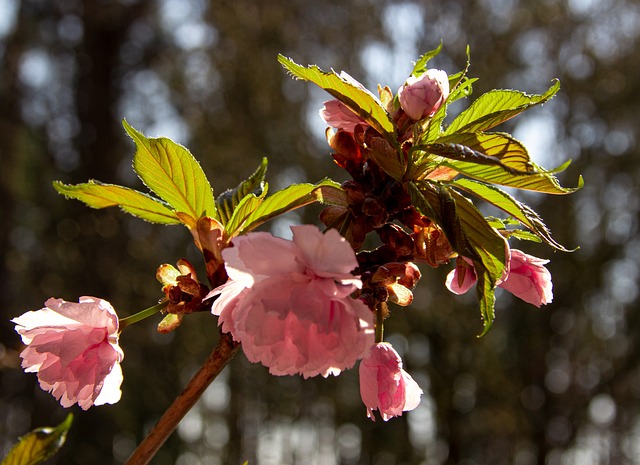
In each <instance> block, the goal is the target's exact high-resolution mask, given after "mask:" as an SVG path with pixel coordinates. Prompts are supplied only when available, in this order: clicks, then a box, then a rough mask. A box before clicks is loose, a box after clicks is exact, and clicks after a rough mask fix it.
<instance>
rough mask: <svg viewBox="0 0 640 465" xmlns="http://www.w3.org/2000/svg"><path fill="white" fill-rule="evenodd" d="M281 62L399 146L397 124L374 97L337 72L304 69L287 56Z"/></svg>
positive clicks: (282, 57)
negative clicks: (397, 142)
mask: <svg viewBox="0 0 640 465" xmlns="http://www.w3.org/2000/svg"><path fill="white" fill-rule="evenodd" d="M278 61H279V62H280V64H281V65H282V66H283V67H284V68H285V69H286V70H287V71H289V72H290V73H291V75H293V76H294V77H296V78H298V79H302V80H305V81H310V82H313V83H314V84H316V85H317V86H319V87H321V88H322V89H324V90H326V91H327V92H328V93H329V94H331V95H332V96H334V97H335V98H337V99H338V100H340V101H341V102H342V103H344V104H345V105H347V106H348V107H349V108H350V109H351V110H352V111H353V112H354V113H356V114H357V115H358V116H360V118H362V119H363V120H365V121H366V122H367V123H369V124H370V125H371V126H372V127H373V128H374V129H375V130H376V131H378V132H379V133H380V134H382V135H383V136H385V138H386V139H387V140H388V141H389V142H390V143H393V144H395V143H396V135H395V132H396V130H395V126H394V124H393V121H392V119H391V117H390V116H389V114H388V113H387V111H386V110H385V108H384V107H383V105H382V103H381V102H380V100H378V98H377V97H376V96H375V95H374V94H372V93H371V92H369V91H368V90H366V89H364V88H360V87H358V86H357V85H356V84H354V83H352V82H350V81H349V80H347V79H345V78H343V77H341V76H340V75H338V74H337V73H335V72H334V71H331V72H326V71H323V70H321V69H320V68H318V67H317V66H315V65H311V66H309V67H304V66H301V65H299V64H297V63H295V62H294V61H293V60H291V59H290V58H287V57H285V56H283V55H278Z"/></svg>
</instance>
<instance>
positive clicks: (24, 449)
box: [0, 413, 73, 465]
mask: <svg viewBox="0 0 640 465" xmlns="http://www.w3.org/2000/svg"><path fill="white" fill-rule="evenodd" d="M72 422H73V415H72V414H71V413H70V414H69V415H67V418H65V420H64V421H63V422H62V423H60V424H59V425H58V426H56V427H55V428H54V427H44V428H36V429H34V430H33V431H31V432H29V433H27V434H25V435H24V436H22V437H21V438H20V439H19V440H18V442H17V443H16V444H15V445H14V446H13V448H11V450H10V451H9V453H8V454H7V456H6V457H5V458H4V460H3V461H2V464H0V465H37V464H39V463H42V462H44V461H45V460H47V459H48V458H50V457H52V456H53V455H54V454H55V453H56V452H58V450H60V448H61V447H62V446H63V445H64V443H65V440H66V439H67V432H68V431H69V428H71V423H72Z"/></svg>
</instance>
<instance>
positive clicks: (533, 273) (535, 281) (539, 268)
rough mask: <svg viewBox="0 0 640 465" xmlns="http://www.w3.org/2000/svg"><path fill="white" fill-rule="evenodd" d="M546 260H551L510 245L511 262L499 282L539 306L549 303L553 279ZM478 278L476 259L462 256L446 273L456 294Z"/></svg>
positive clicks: (498, 284)
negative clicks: (474, 263) (546, 265)
mask: <svg viewBox="0 0 640 465" xmlns="http://www.w3.org/2000/svg"><path fill="white" fill-rule="evenodd" d="M547 263H549V260H544V259H542V258H538V257H534V256H532V255H528V254H526V253H524V252H522V251H521V250H518V249H511V252H510V258H509V266H508V267H507V270H505V275H504V276H503V278H502V279H501V280H500V281H498V282H497V283H496V285H497V286H498V287H501V288H503V289H505V290H507V291H509V292H511V293H512V294H513V295H515V296H516V297H518V298H520V299H522V300H524V301H525V302H528V303H530V304H533V305H535V306H536V307H540V306H541V305H545V304H548V303H550V302H551V301H552V300H553V283H552V282H551V273H549V270H547V269H546V268H545V267H544V265H545V264H547ZM462 273H464V275H463V274H462ZM460 279H462V282H460ZM476 280H477V277H476V272H475V269H474V268H473V262H472V261H471V260H469V259H467V258H464V257H460V258H458V260H457V262H456V267H455V268H454V269H453V270H452V271H450V272H449V274H448V275H447V279H446V283H445V284H446V286H447V288H448V289H449V290H450V291H451V292H453V293H454V294H464V293H465V292H467V291H468V290H469V289H470V288H471V287H472V286H473V285H474V284H475V283H476Z"/></svg>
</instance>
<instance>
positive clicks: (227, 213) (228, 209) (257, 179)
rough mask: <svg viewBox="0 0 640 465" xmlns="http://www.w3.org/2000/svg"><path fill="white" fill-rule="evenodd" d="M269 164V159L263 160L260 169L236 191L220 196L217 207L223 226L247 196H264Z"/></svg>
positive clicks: (231, 190)
mask: <svg viewBox="0 0 640 465" xmlns="http://www.w3.org/2000/svg"><path fill="white" fill-rule="evenodd" d="M267 163H268V162H267V159H266V158H263V159H262V162H261V163H260V166H258V169H256V171H255V172H254V173H253V174H252V175H251V176H249V178H247V179H246V180H244V181H242V182H241V183H240V184H238V185H237V186H236V187H235V188H234V189H229V190H226V191H225V192H223V193H222V194H220V195H219V196H218V198H217V199H216V207H217V209H218V214H219V215H220V222H221V223H222V224H227V222H228V221H229V218H231V216H232V215H233V211H234V209H235V208H236V207H237V206H238V205H239V204H240V201H241V200H242V199H243V198H245V197H246V196H247V195H249V194H253V195H254V196H256V197H261V196H262V193H263V192H264V191H265V182H264V178H265V175H266V173H267Z"/></svg>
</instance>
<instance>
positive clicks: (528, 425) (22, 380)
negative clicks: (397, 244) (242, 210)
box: [0, 0, 640, 465]
mask: <svg viewBox="0 0 640 465" xmlns="http://www.w3.org/2000/svg"><path fill="white" fill-rule="evenodd" d="M639 34H640V5H639V4H638V3H637V2H635V1H633V0H481V1H471V0H447V1H446V2H439V1H422V2H409V1H408V2H395V1H388V0H356V1H352V2H345V1H342V0H335V1H333V0H318V1H313V2H308V1H305V0H287V1H285V0H269V1H268V2H267V1H249V0H235V1H218V2H214V1H212V2H206V1H204V0H201V1H188V0H147V1H144V0H140V1H138V0H121V1H119V2H117V1H106V0H94V1H88V0H87V1H81V0H52V1H44V0H42V1H37V0H23V1H19V0H3V1H2V2H0V60H2V64H1V67H0V160H1V164H0V197H1V199H2V200H1V202H2V203H1V205H2V210H1V214H2V223H3V224H2V227H1V228H0V254H1V256H0V259H1V261H0V263H1V268H0V309H1V312H2V313H1V315H2V318H1V319H0V337H1V339H0V341H1V343H0V369H1V371H0V389H1V391H0V441H1V442H0V452H2V455H4V454H5V453H6V452H7V451H8V448H9V447H10V444H11V443H13V441H14V440H15V439H16V438H17V437H18V436H19V435H21V434H24V433H25V432H26V431H28V430H30V429H32V428H34V427H37V426H44V425H51V424H57V423H58V422H60V421H61V420H62V419H63V418H64V416H65V415H66V410H64V409H62V408H61V407H60V406H59V405H58V404H57V402H56V401H55V399H53V397H52V396H50V395H49V394H47V393H44V392H42V391H41V390H40V389H39V388H38V386H37V383H36V377H35V376H34V375H31V374H30V375H25V374H24V373H23V372H22V371H21V370H20V368H19V362H20V360H19V356H18V354H19V351H20V350H21V346H20V341H19V338H18V336H17V335H16V333H15V332H14V331H13V324H11V323H10V322H9V320H10V319H11V318H13V317H15V316H17V315H19V314H21V313H23V312H25V311H27V310H32V309H38V308H41V307H42V304H43V302H44V301H45V300H46V299H47V298H48V297H49V296H57V297H61V298H64V299H66V300H76V299H77V298H78V297H79V296H80V295H93V296H99V297H103V298H106V299H108V300H109V301H111V302H112V303H113V305H114V306H115V308H116V309H117V310H118V312H119V314H120V315H121V316H126V315H129V314H132V313H134V312H136V311H139V310H141V309H143V308H146V307H148V306H150V305H152V304H153V303H154V302H155V301H157V299H158V298H159V297H160V295H161V294H160V285H159V283H158V282H157V281H156V280H155V278H154V274H155V270H156V267H157V266H158V265H159V264H160V263H175V262H176V261H177V260H178V259H179V258H181V257H187V258H190V259H191V260H193V261H194V263H196V264H197V265H198V266H199V267H200V265H201V263H200V261H199V260H198V256H197V254H196V253H195V248H194V247H193V245H192V244H191V239H190V236H189V234H188V232H187V231H186V229H184V228H183V227H181V226H171V227H163V226H158V225H151V224H148V223H145V222H143V221H141V220H137V219H135V218H132V217H129V216H127V215H125V214H123V213H121V212H119V211H118V210H116V209H109V210H101V211H98V210H91V209H89V208H87V207H85V206H83V205H82V204H80V203H79V202H75V201H65V200H64V199H63V198H62V197H61V196H59V195H57V194H56V193H55V192H54V190H53V188H52V187H51V182H52V181H53V180H62V181H64V182H69V183H78V182H84V181H86V180H87V179H91V178H95V179H99V180H101V181H104V182H111V183H118V184H123V185H127V186H131V187H136V188H141V186H140V182H139V181H138V180H137V179H136V178H135V176H134V175H133V171H132V170H131V160H132V156H133V151H134V147H133V144H132V143H131V142H130V141H129V140H128V139H127V138H126V137H125V135H124V131H123V129H122V127H121V120H122V118H123V117H126V118H127V119H128V121H129V122H130V123H131V124H132V125H133V126H134V127H136V128H137V129H139V130H141V131H143V132H144V133H146V134H147V135H150V136H160V135H162V136H168V137H171V138H173V139H174V140H176V141H178V142H180V143H182V144H184V145H186V146H188V147H189V148H190V150H191V151H192V153H194V154H195V156H196V157H197V158H198V159H199V160H200V161H201V163H202V165H203V168H204V169H205V171H206V173H207V175H208V176H209V178H210V179H211V181H212V184H213V185H214V188H215V191H216V193H220V192H221V191H222V190H224V189H225V188H228V187H232V186H234V185H236V184H237V182H238V181H240V180H241V179H243V178H244V177H246V176H247V175H248V174H250V173H251V172H252V171H253V169H254V168H255V167H256V166H257V165H258V163H259V161H260V159H261V157H263V156H265V155H266V156H268V157H269V160H270V169H269V174H268V180H269V182H270V184H271V188H272V189H273V190H275V189H277V188H280V187H283V186H286V185H288V184H290V183H292V182H315V181H318V180H319V179H321V178H323V177H324V176H326V175H327V174H329V175H331V176H332V177H333V178H334V179H336V180H338V181H342V180H344V179H345V175H344V174H343V173H341V172H340V171H339V170H337V168H335V167H334V166H333V165H332V163H331V161H330V158H329V156H328V153H329V148H328V147H327V146H326V144H325V142H324V125H323V123H322V121H321V120H320V119H319V117H318V116H317V110H318V109H319V107H320V104H321V102H322V101H323V100H324V99H326V96H325V95H323V94H322V92H320V91H317V90H316V89H314V88H313V87H312V86H311V85H309V84H304V83H302V82H296V81H293V80H291V79H290V78H289V77H287V76H286V74H285V72H284V71H283V69H282V68H281V67H280V65H279V64H278V63H277V61H276V55H277V53H283V54H285V55H287V56H291V57H292V58H294V59H295V61H297V62H298V63H302V64H307V63H317V64H318V65H320V66H321V67H322V68H324V69H328V68H330V67H333V68H334V69H336V70H341V69H345V70H348V72H349V73H350V74H351V75H353V76H354V77H356V78H357V79H359V80H360V81H361V82H363V83H365V84H366V85H367V86H369V88H371V89H375V86H376V84H378V83H381V84H383V85H384V84H388V85H390V86H391V88H392V89H393V90H394V91H395V90H396V89H397V88H398V86H399V85H401V84H402V82H403V81H404V79H405V78H406V77H407V76H408V74H409V72H410V71H411V66H412V65H411V60H415V59H416V58H417V57H418V56H419V55H420V54H421V53H423V52H425V51H427V50H430V49H432V48H435V47H436V46H437V45H438V43H439V42H440V40H441V39H442V40H443V42H444V50H443V52H442V54H441V55H440V56H438V57H437V58H436V59H435V60H434V61H433V62H432V66H433V67H438V68H442V69H445V70H446V71H447V72H449V73H454V72H457V71H459V70H460V69H462V68H463V67H464V64H465V62H466V57H465V47H466V45H467V44H469V45H470V48H471V60H472V66H471V71H470V76H472V77H478V78H480V80H479V81H478V82H477V83H476V85H475V86H474V96H472V98H474V97H476V96H477V95H479V94H481V93H482V92H485V91H487V90H489V89H491V88H517V89H520V90H524V91H527V92H541V91H544V90H546V89H547V88H548V87H549V85H550V83H551V80H552V79H553V78H559V79H560V80H561V82H562V90H561V92H560V94H559V95H558V96H557V97H556V98H554V99H553V100H552V101H551V102H550V103H548V104H545V105H544V107H542V108H537V109H535V110H532V111H530V112H528V113H527V114H525V115H522V116H521V117H519V118H518V119H516V120H515V121H512V122H510V123H509V124H508V125H505V127H504V128H503V129H504V130H509V131H513V132H514V134H515V135H516V137H518V138H520V139H522V140H523V141H524V142H525V143H526V144H527V145H528V146H529V147H530V149H531V153H532V156H533V158H534V161H536V162H538V163H539V164H542V165H543V166H545V167H548V168H551V167H554V166H558V165H560V164H561V163H562V162H564V161H566V160H568V159H573V164H572V165H571V167H570V168H569V169H568V170H567V172H566V173H563V174H561V175H560V177H561V179H562V182H563V185H565V186H575V184H576V182H577V178H578V175H579V174H583V175H584V177H585V181H586V187H585V188H584V189H582V190H581V191H580V192H578V193H576V194H573V195H571V196H567V197H550V196H549V197H545V196H540V195H531V194H527V195H523V194H518V196H519V198H520V199H521V200H524V201H526V202H527V203H529V204H530V205H533V206H535V208H536V209H537V210H538V211H539V212H540V213H541V214H542V216H543V218H545V220H546V223H547V224H548V225H549V226H550V227H551V229H552V231H553V232H554V236H555V237H556V239H558V240H559V241H560V242H561V243H563V244H564V245H566V246H568V247H575V246H578V245H579V246H580V247H581V249H580V250H579V251H578V252H575V253H573V254H561V253H553V252H552V251H551V250H550V249H548V248H546V247H542V246H538V245H535V244H532V245H531V244H522V245H521V246H520V247H521V248H524V249H525V250H526V251H527V252H529V253H532V254H534V255H538V256H542V257H545V258H550V259H551V263H550V265H549V269H550V270H551V272H552V274H553V279H554V301H553V304H551V305H549V306H546V307H544V308H542V309H540V310H538V309H536V308H535V307H532V306H529V305H527V304H524V303H523V302H521V301H519V300H517V299H513V298H511V296H510V295H507V294H500V295H499V299H498V308H497V319H496V322H495V324H494V328H493V329H492V330H491V332H490V333H489V334H488V335H487V336H485V337H483V338H477V337H476V336H477V335H478V334H479V332H480V331H481V323H480V318H479V313H478V309H477V304H476V303H475V302H474V298H473V297H472V296H463V297H457V296H453V295H450V294H448V292H447V291H446V290H445V289H444V286H443V280H444V276H445V274H446V271H447V270H445V269H438V270H432V269H427V268H423V269H422V271H423V279H422V282H421V283H420V287H419V288H418V289H417V290H416V292H415V295H416V299H415V303H414V305H413V306H411V307H410V308H407V309H397V310H395V311H394V313H393V315H392V318H391V319H390V320H389V323H388V328H387V335H388V340H390V341H391V342H393V343H394V346H395V347H396V348H397V349H398V350H399V351H400V352H401V353H403V354H404V359H405V365H406V368H407V369H408V371H409V372H410V373H411V374H412V375H413V376H414V378H415V379H416V380H417V381H418V383H419V384H420V385H421V387H422V388H423V389H424V391H425V395H424V396H423V400H422V403H421V405H420V406H419V407H418V408H417V409H416V410H415V411H413V412H411V413H409V414H406V415H404V416H403V417H402V418H400V419H393V420H391V421H389V422H388V423H385V422H382V421H380V420H378V421H377V422H375V423H373V422H371V421H370V420H367V419H366V416H365V410H364V407H363V405H362V404H361V401H360V397H359V393H358V383H357V370H351V371H349V372H347V373H345V374H344V375H341V376H340V377H338V378H331V379H317V380H316V379H313V380H303V379H302V378H298V377H271V376H269V375H268V373H267V371H266V369H265V368H263V367H261V366H256V365H250V364H249V363H248V362H247V361H246V360H245V359H244V357H243V356H242V355H240V356H238V357H237V358H236V359H235V360H234V361H233V362H232V363H231V365H230V367H228V368H227V369H226V370H225V372H224V373H223V375H222V377H221V379H219V380H217V381H216V382H215V383H214V384H213V385H212V386H211V387H210V389H209V390H208V391H207V393H206V394H205V396H204V398H203V400H202V401H201V402H200V403H199V404H198V405H197V407H196V408H195V409H194V410H193V411H192V413H190V414H189V416H188V417H187V418H186V419H185V421H184V422H183V424H182V425H181V426H180V428H179V431H178V432H177V433H176V434H174V436H173V437H172V438H171V439H170V441H169V442H168V444H167V445H166V446H165V447H164V448H163V449H162V450H161V452H160V453H159V454H158V455H157V457H156V458H155V459H154V460H153V461H152V464H154V465H168V464H178V465H186V464H188V465H198V464H203V465H204V464H207V465H216V464H234V465H235V464H241V463H243V461H244V460H249V463H250V464H262V465H264V464H294V463H295V464H305V465H306V464H322V465H324V464H375V465H387V464H425V465H426V464H428V465H432V464H460V465H475V464H494V465H495V464H498V465H499V464H515V465H529V464H549V465H560V464H627V463H629V464H631V463H640V445H639V444H640V416H639V415H640V408H639V401H640V366H639V365H638V362H639V360H638V359H639V357H640V347H639V344H640V341H639V340H638V334H639V331H640V319H639V318H638V312H637V307H638V279H639V263H640V238H639V237H638V209H639V208H640V198H639V189H638V178H639V175H640V170H639V168H640V167H639V158H638V149H637V145H636V139H637V137H638V131H639V129H638V122H639V116H638V114H639V110H640V108H639V102H640V100H639V97H638V90H639V89H638V87H639V86H640V79H639V78H640V72H639V66H640V51H639V50H638V48H637V44H638V36H639ZM465 105H466V103H465ZM459 108H461V107H458V109H459ZM316 214H317V210H313V209H310V210H309V211H304V212H302V213H297V214H294V215H291V216H288V217H287V218H285V219H283V220H280V221H278V222H275V223H274V224H273V230H274V232H276V233H278V234H284V233H286V231H287V226H288V225H289V224H290V223H291V222H300V221H308V222H313V221H315V219H314V215H316ZM443 268H446V267H443ZM156 323H157V319H152V320H148V321H146V322H144V323H141V324H138V325H135V326H134V327H132V328H130V329H127V331H126V332H125V333H124V334H123V337H122V340H121V341H122V346H123V348H124V350H125V360H124V363H123V367H124V371H125V381H124V384H123V397H122V400H121V401H120V402H119V403H118V404H116V405H113V406H101V407H95V408H92V409H90V410H89V411H88V412H81V411H80V409H79V408H77V407H76V408H73V409H71V410H72V411H73V412H74V413H75V414H76V419H75V423H74V425H73V427H72V429H71V432H70V435H69V438H68V442H67V445H66V446H65V448H64V449H63V451H62V452H61V453H60V455H59V456H57V457H56V458H54V459H52V460H51V463H60V464H62V463H64V464H89V463H92V464H99V465H102V464H112V463H113V464H118V463H122V462H123V461H124V460H125V459H126V457H127V456H128V454H129V453H130V452H131V451H132V449H133V447H134V446H135V444H136V443H137V442H139V441H140V440H141V438H142V437H143V435H144V432H145V431H146V430H148V428H149V427H150V426H151V425H152V424H153V423H154V422H155V420H156V419H157V418H158V417H159V415H161V413H162V412H163V411H164V409H165V408H166V406H167V405H168V404H169V403H170V402H171V400H172V399H173V398H174V397H175V396H176V395H177V394H178V393H179V392H180V390H181V388H182V386H184V384H185V383H186V381H187V380H188V379H189V377H190V376H191V374H192V373H193V372H194V370H195V369H197V367H198V366H199V364H200V363H201V362H202V361H203V360H204V358H205V357H206V355H207V354H208V352H209V351H210V349H211V347H212V346H213V345H214V344H215V341H216V339H217V329H216V321H215V318H213V317H212V316H211V315H208V314H198V315H193V316H192V317H190V318H188V319H187V320H186V321H185V323H184V324H183V326H182V327H181V328H180V330H179V331H177V332H175V333H173V334H171V335H168V336H161V335H159V334H157V333H156V332H155V324H156Z"/></svg>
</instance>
